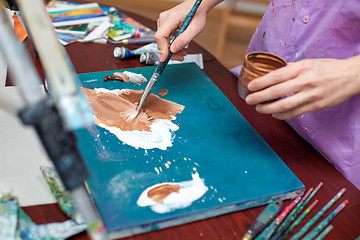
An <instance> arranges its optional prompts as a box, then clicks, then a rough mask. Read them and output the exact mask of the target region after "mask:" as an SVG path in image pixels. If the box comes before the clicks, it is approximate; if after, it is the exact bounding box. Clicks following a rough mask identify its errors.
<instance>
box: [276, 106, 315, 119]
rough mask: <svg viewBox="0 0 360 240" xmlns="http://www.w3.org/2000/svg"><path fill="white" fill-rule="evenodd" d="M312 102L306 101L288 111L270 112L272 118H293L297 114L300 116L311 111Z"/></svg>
mask: <svg viewBox="0 0 360 240" xmlns="http://www.w3.org/2000/svg"><path fill="white" fill-rule="evenodd" d="M314 107H315V106H314V103H311V102H309V103H307V104H304V105H302V106H299V107H297V108H294V109H291V110H289V111H285V112H281V113H274V114H272V116H273V118H276V119H279V120H287V119H290V118H294V117H297V116H301V115H303V114H306V113H309V112H313V111H314V110H313V109H314Z"/></svg>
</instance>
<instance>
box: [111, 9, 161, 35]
mask: <svg viewBox="0 0 360 240" xmlns="http://www.w3.org/2000/svg"><path fill="white" fill-rule="evenodd" d="M109 16H110V17H111V23H112V24H113V27H111V28H110V29H109V34H108V36H109V38H110V39H112V40H113V41H121V40H124V39H129V38H138V37H140V35H141V34H140V33H148V36H149V37H150V36H152V35H153V33H154V32H153V31H152V30H151V29H149V28H147V27H145V26H144V25H142V24H140V23H139V22H137V21H135V20H134V19H133V18H131V17H128V16H127V15H125V14H124V13H122V12H119V11H117V10H115V9H112V11H110V12H109ZM142 35H143V36H144V34H142Z"/></svg>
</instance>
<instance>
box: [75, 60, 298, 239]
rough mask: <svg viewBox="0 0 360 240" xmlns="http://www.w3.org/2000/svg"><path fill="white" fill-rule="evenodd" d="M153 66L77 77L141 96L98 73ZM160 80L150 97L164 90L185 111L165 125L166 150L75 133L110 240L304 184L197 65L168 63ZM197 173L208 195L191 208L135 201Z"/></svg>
mask: <svg viewBox="0 0 360 240" xmlns="http://www.w3.org/2000/svg"><path fill="white" fill-rule="evenodd" d="M155 68H156V67H154V66H149V67H141V68H131V69H122V70H120V71H119V70H114V71H105V72H92V73H84V74H79V75H78V77H79V79H80V81H81V83H82V86H83V87H85V88H87V89H91V90H95V89H101V88H103V89H106V90H107V91H114V90H117V91H120V90H123V89H129V90H131V91H142V90H143V87H142V85H143V84H142V85H137V84H133V83H131V82H121V81H108V82H104V80H103V79H104V76H105V75H114V72H123V71H125V70H126V71H130V72H134V73H141V74H142V75H143V76H144V77H145V78H147V79H149V78H150V77H151V75H152V74H153V72H154V70H155ZM162 77H163V81H159V82H158V83H157V84H156V86H155V87H154V88H153V90H152V93H153V94H154V95H160V93H161V94H165V93H166V94H165V95H164V96H163V97H161V99H166V100H168V101H171V102H172V103H176V104H179V105H181V106H184V107H185V108H184V109H183V111H182V112H181V114H176V119H174V120H171V122H172V123H173V124H175V125H177V126H178V128H179V129H178V130H176V131H174V132H173V134H172V136H171V138H172V139H171V141H172V142H171V143H172V146H171V147H167V148H166V150H162V149H160V148H152V149H144V148H141V147H139V148H138V149H136V148H135V147H133V146H131V145H129V144H126V143H125V142H123V141H122V140H119V139H118V137H117V136H116V135H114V134H112V133H111V132H110V131H108V130H107V129H105V128H102V127H100V126H98V125H93V126H92V127H91V128H90V127H89V128H87V129H79V130H78V131H77V132H76V138H77V140H78V141H77V143H78V145H79V149H80V151H81V154H82V156H83V158H84V159H85V161H86V163H87V166H88V169H89V171H90V174H91V178H90V179H89V181H88V185H89V189H90V191H91V193H92V195H93V199H94V201H95V202H96V205H97V206H98V208H99V211H100V213H101V216H102V218H103V220H104V223H105V226H106V228H107V230H108V233H109V235H110V238H114V239H116V238H120V237H124V236H130V235H134V234H139V233H143V232H149V231H153V230H154V229H163V228H166V227H170V226H177V225H180V224H185V223H188V222H193V221H196V220H201V219H205V218H209V217H213V216H218V215H221V214H225V213H229V212H234V211H238V210H242V209H247V208H249V207H256V206H262V205H267V204H269V203H270V201H273V199H281V200H283V201H284V200H285V199H292V198H295V197H296V196H297V195H300V194H302V192H303V190H304V185H303V184H302V183H301V182H300V181H299V179H298V178H297V177H296V176H295V175H294V174H293V173H292V172H291V170H290V169H289V168H288V167H287V166H286V164H285V163H284V162H283V161H281V159H280V158H279V157H278V156H277V155H276V153H275V152H274V151H272V150H271V148H270V147H269V146H268V145H267V144H266V142H265V141H264V140H263V139H262V138H261V137H260V136H259V134H258V133H257V132H256V131H255V129H253V128H252V127H251V125H250V124H249V123H248V122H247V121H246V119H245V118H244V117H243V116H242V115H241V114H240V112H239V111H238V110H237V109H236V108H235V107H234V106H233V105H232V104H231V102H230V101H229V100H228V98H227V97H226V96H224V94H223V93H222V92H221V91H220V90H219V89H218V88H217V87H216V85H215V84H214V83H213V82H212V81H211V80H210V79H209V78H208V76H207V75H206V74H205V73H204V72H203V71H202V70H201V69H200V68H199V67H198V66H197V65H196V64H194V63H185V64H178V65H169V66H167V69H166V71H165V72H164V73H163V75H162ZM148 100H150V99H148ZM117 116H118V115H117ZM139 116H140V115H139ZM219 149H222V151H219ZM196 172H197V173H199V177H200V178H201V179H203V181H204V184H205V185H206V187H207V188H208V190H207V192H206V193H204V195H203V196H202V197H201V198H199V199H198V200H195V201H193V202H192V203H191V205H190V206H188V207H185V208H180V209H175V210H173V211H170V212H167V213H163V214H159V213H157V212H154V211H153V210H152V209H151V206H147V207H140V206H139V205H138V204H137V201H138V199H139V197H140V195H141V194H142V193H143V192H144V191H145V189H147V188H148V187H150V186H154V185H156V184H162V183H180V182H184V181H189V180H192V178H191V174H193V173H196ZM170 189H172V188H170ZM152 193H154V192H152Z"/></svg>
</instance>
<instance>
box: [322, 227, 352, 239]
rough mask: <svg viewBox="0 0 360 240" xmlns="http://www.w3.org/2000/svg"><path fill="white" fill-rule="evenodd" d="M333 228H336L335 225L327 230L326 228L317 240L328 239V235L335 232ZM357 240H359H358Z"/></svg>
mask: <svg viewBox="0 0 360 240" xmlns="http://www.w3.org/2000/svg"><path fill="white" fill-rule="evenodd" d="M333 228H334V226H333V225H329V226H328V227H327V228H325V230H324V231H322V232H321V233H320V234H319V236H317V237H316V238H315V240H322V239H324V238H325V237H326V235H328V234H329V233H330V232H331V230H333ZM356 240H358V239H356Z"/></svg>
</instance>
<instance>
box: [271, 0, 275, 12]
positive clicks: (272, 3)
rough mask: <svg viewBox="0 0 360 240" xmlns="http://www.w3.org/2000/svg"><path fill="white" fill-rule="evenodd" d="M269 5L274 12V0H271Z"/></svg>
mask: <svg viewBox="0 0 360 240" xmlns="http://www.w3.org/2000/svg"><path fill="white" fill-rule="evenodd" d="M271 5H272V12H273V13H274V11H275V4H274V0H271Z"/></svg>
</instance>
